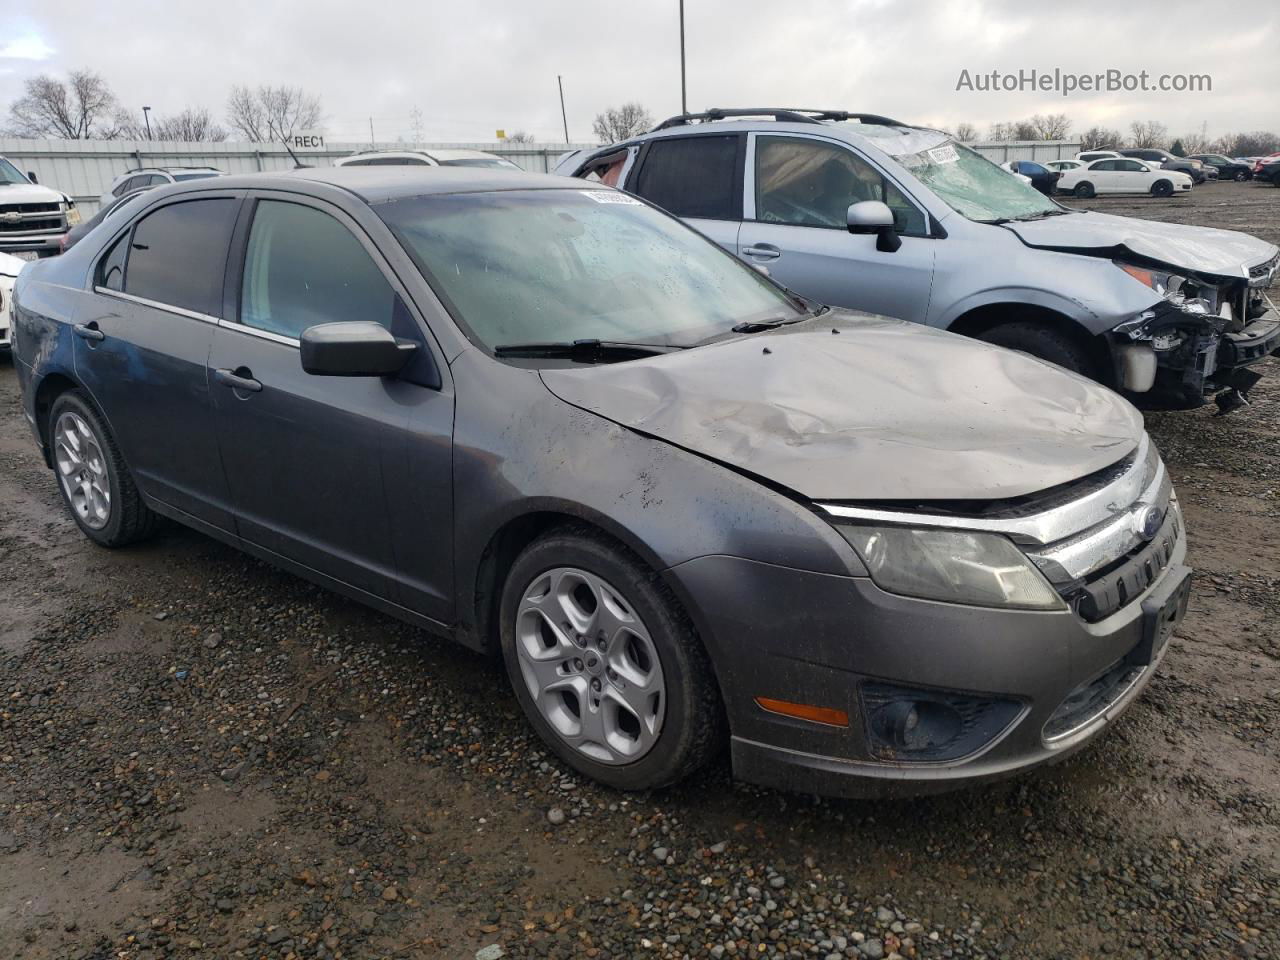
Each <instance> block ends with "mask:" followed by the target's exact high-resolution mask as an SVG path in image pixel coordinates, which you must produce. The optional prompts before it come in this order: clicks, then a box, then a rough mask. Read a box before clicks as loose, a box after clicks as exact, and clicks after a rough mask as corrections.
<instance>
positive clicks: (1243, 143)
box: [1223, 130, 1280, 157]
mask: <svg viewBox="0 0 1280 960" xmlns="http://www.w3.org/2000/svg"><path fill="white" fill-rule="evenodd" d="M1223 139H1225V140H1229V141H1230V145H1231V149H1230V150H1225V151H1223V152H1224V153H1227V154H1230V155H1231V156H1233V157H1265V156H1267V155H1268V154H1272V153H1275V152H1276V151H1277V150H1280V135H1277V134H1275V133H1272V132H1271V131H1270V130H1255V131H1254V132H1253V133H1234V134H1231V135H1230V136H1228V137H1224V138H1223Z"/></svg>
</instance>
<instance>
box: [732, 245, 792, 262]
mask: <svg viewBox="0 0 1280 960" xmlns="http://www.w3.org/2000/svg"><path fill="white" fill-rule="evenodd" d="M742 252H743V253H744V254H746V255H747V256H748V257H754V258H755V259H757V260H777V259H778V258H779V257H780V256H782V251H781V250H779V249H778V248H777V247H775V246H774V245H773V244H771V243H757V244H755V245H754V246H750V247H743V248H742Z"/></svg>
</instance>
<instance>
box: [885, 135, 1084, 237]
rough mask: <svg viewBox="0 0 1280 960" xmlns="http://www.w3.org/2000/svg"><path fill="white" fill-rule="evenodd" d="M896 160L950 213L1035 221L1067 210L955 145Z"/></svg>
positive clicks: (949, 143) (986, 219)
mask: <svg viewBox="0 0 1280 960" xmlns="http://www.w3.org/2000/svg"><path fill="white" fill-rule="evenodd" d="M895 159H897V161H898V162H899V163H901V164H902V165H903V166H904V167H906V168H907V169H908V170H910V171H911V172H912V173H913V174H915V176H916V177H917V178H918V179H919V180H920V181H921V182H922V183H924V185H925V186H927V187H928V188H929V189H930V190H932V191H933V192H934V193H936V194H937V195H938V196H939V197H941V198H942V200H943V201H944V202H945V203H946V204H947V206H949V207H950V208H951V209H952V210H954V211H956V213H958V214H960V215H961V216H963V217H967V218H968V219H970V220H976V221H978V222H979V223H999V222H1003V221H1005V220H1039V219H1041V218H1042V217H1050V216H1055V215H1057V214H1060V213H1064V212H1066V211H1065V209H1064V208H1063V207H1060V206H1059V205H1058V204H1056V203H1054V202H1053V201H1052V200H1050V199H1049V198H1048V197H1046V196H1045V195H1044V194H1042V193H1040V192H1039V191H1038V190H1036V189H1035V187H1033V186H1031V185H1030V184H1028V183H1023V182H1022V181H1021V180H1019V179H1018V178H1017V177H1015V176H1014V175H1013V174H1011V173H1009V172H1008V171H1007V170H1002V169H1000V168H999V167H998V166H996V165H995V164H994V163H992V162H991V161H990V160H988V159H987V158H986V157H984V156H982V155H981V154H979V153H977V152H976V151H974V150H970V149H969V148H968V147H965V146H962V145H961V144H958V143H955V142H954V141H946V142H944V143H943V144H942V145H941V146H937V147H932V148H930V149H926V150H921V151H919V152H918V153H908V154H902V155H900V156H897V157H896V158H895Z"/></svg>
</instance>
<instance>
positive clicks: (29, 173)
mask: <svg viewBox="0 0 1280 960" xmlns="http://www.w3.org/2000/svg"><path fill="white" fill-rule="evenodd" d="M27 179H28V180H30V181H31V182H32V183H39V182H40V181H39V180H37V179H36V172H35V171H34V170H28V171H27Z"/></svg>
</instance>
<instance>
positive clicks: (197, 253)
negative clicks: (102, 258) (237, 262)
mask: <svg viewBox="0 0 1280 960" xmlns="http://www.w3.org/2000/svg"><path fill="white" fill-rule="evenodd" d="M239 206H240V203H239V201H238V200H233V199H231V198H229V197H228V198H222V197H218V198H211V199H208V200H187V201H184V202H182V203H171V204H169V205H168V206H166V207H161V208H160V209H159V210H156V211H155V212H154V213H149V214H147V216H145V217H144V218H143V219H142V220H140V221H138V224H137V226H135V227H134V229H133V234H132V237H131V240H130V244H129V258H128V264H127V266H126V268H125V284H124V292H125V293H128V294H131V295H133V296H135V297H142V298H143V299H144V300H153V301H155V302H156V303H160V304H165V305H168V306H173V307H181V308H183V309H184V310H194V311H195V312H196V313H202V314H206V315H211V316H218V315H219V314H221V313H222V309H221V307H222V281H223V276H224V272H225V268H226V263H227V247H228V245H229V244H230V242H231V228H232V227H233V226H234V225H235V219H236V211H237V209H238V208H239Z"/></svg>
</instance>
